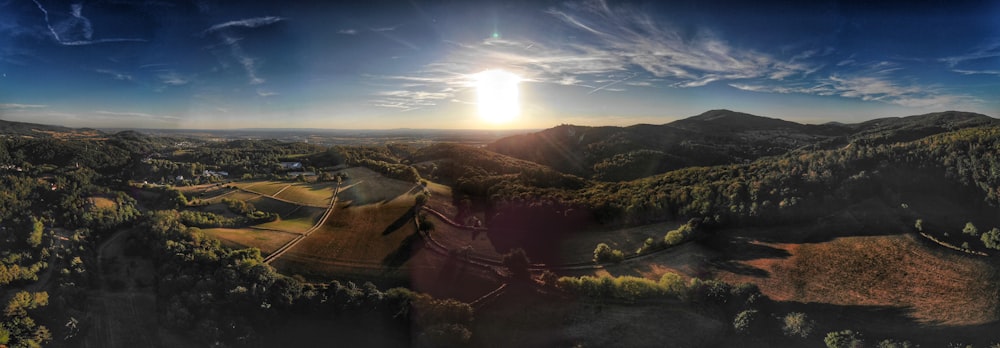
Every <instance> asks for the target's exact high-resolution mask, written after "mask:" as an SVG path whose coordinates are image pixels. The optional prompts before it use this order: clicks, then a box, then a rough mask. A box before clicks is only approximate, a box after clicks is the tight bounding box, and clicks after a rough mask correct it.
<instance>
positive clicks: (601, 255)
mask: <svg viewBox="0 0 1000 348" xmlns="http://www.w3.org/2000/svg"><path fill="white" fill-rule="evenodd" d="M610 254H611V247H610V246H608V244H607V243H599V244H597V247H596V248H594V262H602V261H604V260H605V259H607V257H608V255H610Z"/></svg>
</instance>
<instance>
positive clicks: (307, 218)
mask: <svg viewBox="0 0 1000 348" xmlns="http://www.w3.org/2000/svg"><path fill="white" fill-rule="evenodd" d="M325 211H326V210H325V209H323V208H316V207H301V206H300V207H298V208H297V209H295V210H293V211H292V212H290V213H288V214H282V215H281V218H280V219H278V220H277V221H272V222H268V223H264V224H260V225H257V226H256V227H259V228H264V229H269V230H277V231H285V232H292V233H304V232H305V231H306V230H308V229H310V228H312V227H313V226H314V225H316V221H317V220H319V218H320V216H322V215H323V212H325Z"/></svg>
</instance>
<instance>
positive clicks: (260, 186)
mask: <svg viewBox="0 0 1000 348" xmlns="http://www.w3.org/2000/svg"><path fill="white" fill-rule="evenodd" d="M291 185H292V183H290V182H282V181H256V182H248V183H245V184H243V185H239V186H240V188H243V189H245V190H250V191H254V192H260V193H262V194H265V195H269V196H270V195H274V194H275V193H277V192H278V191H281V189H283V188H285V187H288V186H291Z"/></svg>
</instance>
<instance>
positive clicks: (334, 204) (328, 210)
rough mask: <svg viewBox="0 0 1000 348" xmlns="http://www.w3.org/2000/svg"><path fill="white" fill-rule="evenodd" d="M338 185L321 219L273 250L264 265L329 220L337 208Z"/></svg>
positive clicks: (338, 184) (265, 259)
mask: <svg viewBox="0 0 1000 348" xmlns="http://www.w3.org/2000/svg"><path fill="white" fill-rule="evenodd" d="M340 185H341V184H340V183H337V189H336V190H334V191H333V197H331V198H330V205H329V207H327V208H326V213H323V217H321V218H320V219H319V220H318V221H316V224H315V225H313V227H312V228H310V229H308V230H306V232H305V233H302V234H300V235H298V236H296V237H295V238H293V239H292V240H290V241H288V243H285V245H282V246H281V247H280V248H278V249H277V250H275V251H274V252H273V253H271V254H270V255H267V257H265V258H264V263H266V264H271V262H273V261H274V260H275V259H277V258H279V257H281V255H284V254H285V253H286V252H288V250H291V249H292V247H294V246H295V245H296V244H298V243H299V242H301V241H302V240H303V239H305V238H306V237H308V236H309V235H310V234H312V233H313V232H316V230H319V229H320V227H323V224H325V223H326V220H327V219H329V218H330V215H333V211H334V210H335V209H336V208H337V196H338V195H339V194H340ZM282 190H284V189H282ZM275 199H279V198H275ZM279 200H280V199H279Z"/></svg>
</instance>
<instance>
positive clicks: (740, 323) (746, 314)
mask: <svg viewBox="0 0 1000 348" xmlns="http://www.w3.org/2000/svg"><path fill="white" fill-rule="evenodd" d="M758 314H759V312H758V311H757V310H756V309H748V310H745V311H742V312H739V313H738V314H736V318H733V330H736V333H738V334H742V335H749V334H752V333H753V331H756V330H753V327H754V326H755V325H756V322H757V317H758Z"/></svg>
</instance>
